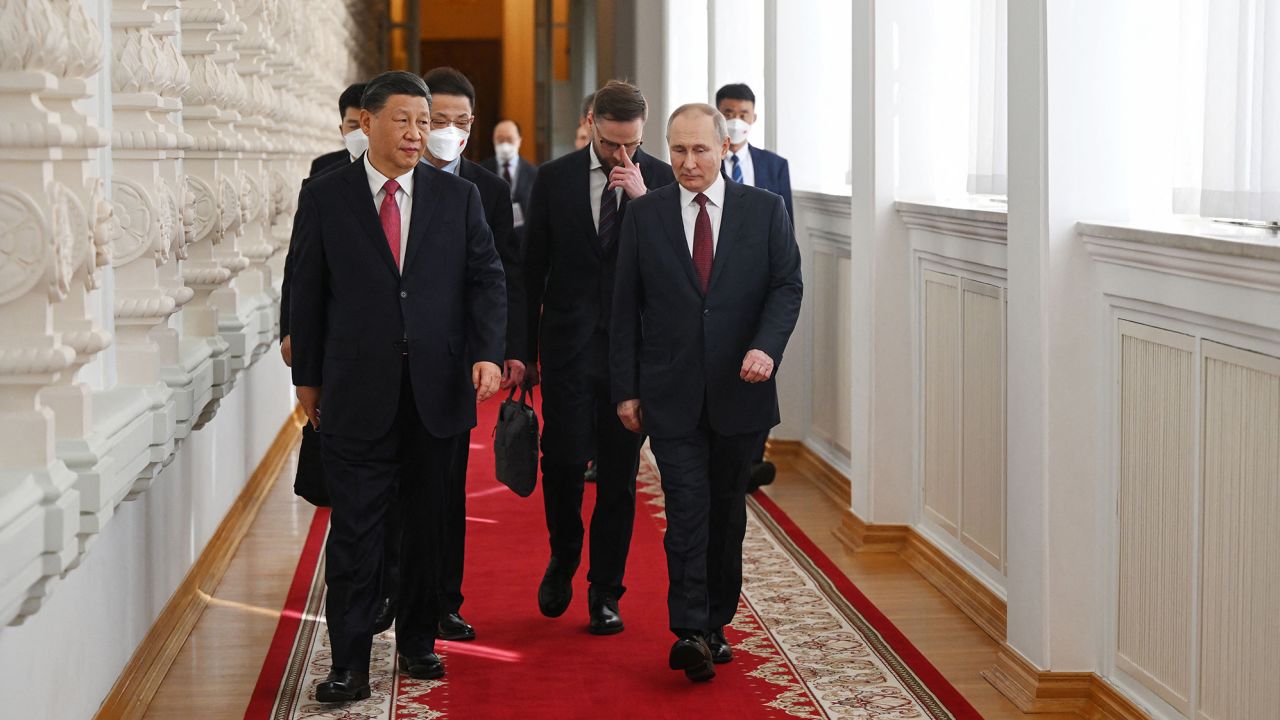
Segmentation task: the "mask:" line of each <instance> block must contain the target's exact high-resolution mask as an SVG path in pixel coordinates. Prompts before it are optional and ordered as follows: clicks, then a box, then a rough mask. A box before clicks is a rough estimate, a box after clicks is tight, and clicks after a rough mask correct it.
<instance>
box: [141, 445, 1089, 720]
mask: <svg viewBox="0 0 1280 720" xmlns="http://www.w3.org/2000/svg"><path fill="white" fill-rule="evenodd" d="M292 478H293V463H292V461H291V462H290V463H288V464H286V466H285V468H284V470H283V471H282V473H281V478H280V480H279V481H278V482H276V484H275V486H274V488H273V489H272V491H271V494H270V497H269V498H268V499H267V501H266V503H265V504H264V505H263V508H262V510H261V512H260V513H259V515H258V518H257V521H256V522H255V523H254V525H253V529H252V530H251V531H250V532H249V535H248V536H247V537H246V538H245V540H244V542H243V543H242V544H241V546H240V548H239V551H238V552H237V553H236V557H235V560H234V561H233V562H232V564H231V567H230V568H229V569H228V571H227V573H226V575H225V577H224V578H223V580H222V583H221V585H219V586H218V589H217V591H216V592H215V593H214V598H213V600H212V602H211V604H210V606H209V608H208V610H206V611H205V613H204V615H203V616H202V617H201V618H200V621H199V623H198V624H197V625H196V628H195V630H194V632H193V633H192V634H191V636H190V638H189V639H188V640H187V642H186V644H185V645H184V646H183V648H182V651H181V654H180V655H179V657H178V659H177V661H176V662H175V663H174V664H173V666H172V668H171V669H170V670H169V674H168V675H167V676H166V677H165V680H164V683H163V685H162V686H161V687H160V691H159V692H158V693H157V695H156V696H155V698H154V700H152V702H151V706H150V708H149V709H148V711H147V715H146V717H147V718H156V719H161V718H175V719H177V718H182V719H183V720H185V719H187V718H196V717H198V718H201V719H202V720H220V719H222V718H228V719H231V718H242V717H243V716H244V710H245V706H246V705H247V704H248V701H249V696H250V695H251V694H252V692H253V687H254V684H255V683H256V682H257V679H258V673H259V671H260V669H261V667H262V661H263V658H264V657H265V656H266V652H267V645H268V644H269V643H270V641H271V636H272V634H273V633H274V632H275V627H276V621H277V620H278V619H279V610H280V608H281V607H282V606H283V605H284V600H285V595H286V593H287V592H288V588H289V583H290V581H291V580H292V578H293V571H294V568H295V565H296V563H297V558H298V555H299V553H300V552H301V548H302V542H303V540H304V538H305V535H306V532H307V528H308V526H309V524H310V522H311V516H312V512H313V508H312V507H311V506H310V505H308V504H307V503H306V502H304V501H302V500H300V499H299V498H297V497H295V496H294V495H293V492H292ZM766 491H767V492H768V494H769V496H770V497H771V498H773V499H774V501H776V502H777V503H778V505H779V506H781V507H782V508H783V509H784V510H785V511H786V512H787V514H789V515H790V516H791V517H792V518H793V519H794V520H795V522H796V523H797V524H798V525H799V526H800V527H801V528H803V529H804V531H805V532H806V533H808V535H809V537H810V538H812V539H813V540H814V542H815V543H817V545H818V546H819V547H821V548H822V550H823V552H825V553H826V554H827V555H828V556H829V557H830V558H832V560H834V561H835V562H836V564H837V565H839V566H840V568H841V570H843V571H844V572H845V573H846V574H847V575H848V576H849V577H850V579H852V580H853V581H854V582H855V583H857V585H858V587H859V588H860V589H861V590H862V592H863V593H865V594H866V596H867V597H868V598H870V600H871V601H872V602H874V603H875V604H876V605H877V606H878V607H879V608H880V609H881V610H882V611H884V613H885V614H886V615H888V617H889V618H890V619H891V620H892V621H893V622H894V623H895V624H896V625H897V626H898V627H899V628H900V629H901V630H902V631H903V632H904V633H905V634H906V636H907V637H908V638H910V640H911V642H913V643H914V644H915V645H916V647H918V648H919V649H920V650H921V651H922V652H923V653H924V654H925V656H926V657H928V658H929V659H930V660H931V661H932V662H933V663H934V665H936V666H937V667H938V669H939V670H940V671H941V672H942V674H943V675H945V676H946V677H947V679H948V680H950V681H951V682H952V683H953V684H954V685H955V686H956V688H957V689H959V690H960V692H961V693H963V694H964V696H965V697H967V698H968V699H969V701H970V702H971V703H973V705H974V707H976V708H977V709H978V711H979V712H980V713H981V714H982V716H983V717H984V718H988V719H989V720H1001V719H1004V718H1023V717H1032V716H1029V715H1024V714H1023V713H1021V712H1019V711H1018V710H1017V708H1015V707H1014V706H1013V705H1012V704H1011V703H1009V701H1007V700H1005V699H1004V697H1003V696H1002V695H1000V693H998V692H996V690H995V689H994V688H992V687H991V686H990V685H988V684H987V683H986V681H984V680H983V679H982V677H981V676H980V675H979V673H981V672H982V671H983V670H985V669H987V668H988V667H990V666H991V665H992V664H993V663H994V660H995V654H996V649H997V646H996V644H995V642H993V641H992V640H991V639H990V638H989V637H988V636H987V635H986V633H984V632H983V631H982V630H981V629H979V628H978V626H977V625H975V624H974V623H973V622H971V621H970V620H969V619H968V618H967V617H966V616H965V615H964V614H963V613H962V612H960V610H959V609H957V608H956V607H955V606H954V605H952V604H951V602H950V601H948V600H947V599H946V598H945V597H943V596H942V595H941V594H940V593H939V592H938V591H936V590H935V589H934V588H933V586H932V585H930V584H929V583H928V582H926V581H925V580H924V579H923V578H922V577H921V576H920V575H919V574H917V573H916V572H915V571H914V570H912V569H911V568H910V567H909V566H908V565H907V564H906V562H904V561H903V560H901V559H900V558H898V557H897V556H896V555H890V554H857V555H855V554H852V553H849V552H847V551H846V550H845V549H844V547H843V546H842V545H841V544H840V542H839V541H838V540H836V538H835V537H834V536H833V535H832V532H831V531H832V529H833V528H835V527H837V526H839V524H840V520H841V508H840V507H838V506H837V505H836V504H835V503H833V502H832V501H831V500H830V499H829V498H828V497H827V495H826V494H824V493H823V492H821V491H820V490H818V489H817V487H816V486H814V485H813V484H811V483H810V482H809V481H808V480H807V479H805V478H803V477H799V476H797V475H795V474H792V473H788V472H782V473H779V476H778V479H777V481H776V482H775V483H774V484H773V485H771V486H769V487H768V488H766ZM530 592H532V589H530ZM1034 717H1036V718H1040V719H1042V720H1066V718H1070V717H1074V716H1068V715H1037V716H1034Z"/></svg>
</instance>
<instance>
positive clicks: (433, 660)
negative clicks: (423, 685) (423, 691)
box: [400, 653, 444, 680]
mask: <svg viewBox="0 0 1280 720" xmlns="http://www.w3.org/2000/svg"><path fill="white" fill-rule="evenodd" d="M400 672H402V673H404V674H405V675H408V676H409V677H411V678H417V679H419V680H435V679H436V678H442V677H444V663H442V662H440V656H439V655H437V654H435V653H427V654H426V655H423V656H422V657H409V656H408V655H403V654H402V655H400Z"/></svg>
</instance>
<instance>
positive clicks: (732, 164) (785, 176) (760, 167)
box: [716, 83, 796, 490]
mask: <svg viewBox="0 0 1280 720" xmlns="http://www.w3.org/2000/svg"><path fill="white" fill-rule="evenodd" d="M716 109H717V110H719V111H720V114H721V115H723V116H724V118H725V120H726V126H727V129H728V131H729V154H728V155H726V156H725V158H724V164H723V168H724V174H725V175H727V176H729V179H730V180H733V181H734V182H739V183H742V184H744V185H752V186H755V187H758V188H760V189H762V190H768V191H769V192H771V193H774V194H775V195H781V196H782V201H783V202H784V203H785V204H786V206H787V217H788V218H790V220H791V228H792V230H794V229H795V224H796V219H795V218H796V216H795V211H794V210H792V208H791V170H790V169H789V166H788V165H787V161H786V159H785V158H783V157H781V156H779V155H777V154H775V153H771V152H769V151H768V150H765V149H763V148H758V147H756V146H754V145H751V144H749V142H748V140H747V135H748V134H750V132H751V126H752V125H754V124H755V122H756V94H755V93H753V92H751V88H749V87H747V86H746V85H745V84H744V83H733V84H730V85H725V86H724V87H722V88H720V89H719V90H717V91H716ZM768 440H769V434H768V433H765V434H764V435H763V436H762V437H761V438H760V441H759V443H758V444H757V446H756V450H755V453H754V455H753V457H752V464H751V482H750V485H749V486H748V489H749V490H755V489H756V488H758V487H760V486H762V485H768V484H769V483H771V482H773V477H774V475H776V474H777V469H776V468H774V466H773V463H771V462H769V461H767V460H765V459H764V446H765V443H766V442H767V441H768Z"/></svg>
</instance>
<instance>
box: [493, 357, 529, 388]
mask: <svg viewBox="0 0 1280 720" xmlns="http://www.w3.org/2000/svg"><path fill="white" fill-rule="evenodd" d="M524 372H525V371H524V363H522V362H520V361H519V360H507V361H506V362H504V363H502V385H500V386H499V387H500V388H502V389H503V390H510V389H511V388H513V387H517V386H519V385H520V383H522V382H524Z"/></svg>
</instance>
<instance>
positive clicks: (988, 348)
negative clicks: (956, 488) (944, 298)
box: [960, 280, 1005, 573]
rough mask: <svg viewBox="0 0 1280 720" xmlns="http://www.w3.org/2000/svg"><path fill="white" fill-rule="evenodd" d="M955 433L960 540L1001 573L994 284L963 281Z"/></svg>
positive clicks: (1000, 389)
mask: <svg viewBox="0 0 1280 720" xmlns="http://www.w3.org/2000/svg"><path fill="white" fill-rule="evenodd" d="M961 300H962V302H963V303H964V307H963V313H964V315H963V328H964V337H963V339H962V352H963V356H962V357H963V363H962V364H963V371H962V385H961V416H960V433H961V442H962V460H961V475H960V476H961V478H962V484H963V485H962V487H963V490H962V503H963V506H962V508H961V524H960V532H961V538H962V540H963V541H964V544H965V545H966V546H968V547H969V549H971V550H973V551H974V552H976V553H977V554H978V555H979V556H981V557H982V559H984V560H986V561H987V563H989V564H990V565H991V567H993V568H995V569H996V570H998V571H1000V572H1001V573H1003V572H1004V527H1005V459H1004V458H1005V454H1004V443H1005V431H1004V427H1005V425H1004V406H1005V394H1004V362H1005V351H1004V318H1005V307H1004V299H1003V298H1002V297H1001V293H1000V288H999V287H997V286H995V285H989V284H987V283H980V282H975V281H973V280H963V281H962V283H961Z"/></svg>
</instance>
